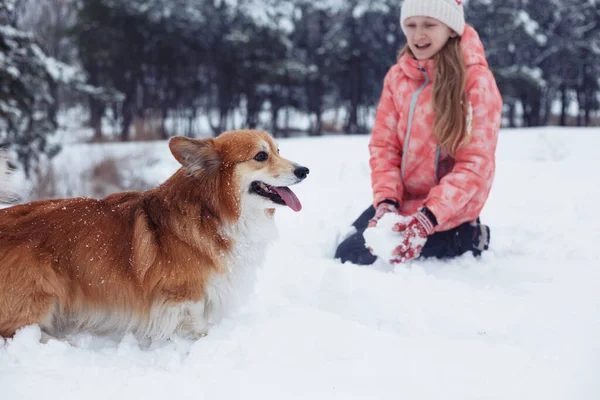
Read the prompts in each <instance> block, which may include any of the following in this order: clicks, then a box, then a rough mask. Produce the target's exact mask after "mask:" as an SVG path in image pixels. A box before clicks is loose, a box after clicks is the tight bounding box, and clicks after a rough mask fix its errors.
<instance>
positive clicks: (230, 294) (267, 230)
mask: <svg viewBox="0 0 600 400" xmlns="http://www.w3.org/2000/svg"><path fill="white" fill-rule="evenodd" d="M244 211H246V212H244ZM224 234H225V235H226V236H227V237H229V238H230V239H231V240H233V241H234V243H235V244H234V247H233V250H232V252H231V253H229V254H228V255H225V256H224V260H223V265H224V266H225V268H226V272H225V273H223V274H215V275H214V276H213V277H212V278H211V279H210V280H209V281H208V282H207V285H206V287H205V288H204V289H205V302H206V309H205V316H206V319H207V321H208V323H215V322H218V321H219V320H220V319H221V318H223V317H224V316H225V315H227V314H228V313H229V312H230V311H232V310H233V309H236V308H238V307H240V306H241V304H242V303H243V302H244V301H246V300H247V299H248V297H249V296H250V294H251V293H252V291H253V289H254V286H255V285H254V283H255V280H256V274H257V270H258V267H260V266H261V265H262V264H263V262H264V259H265V254H266V251H267V247H268V245H269V243H271V242H272V241H273V240H274V239H276V237H277V230H276V227H275V222H274V221H273V218H272V217H270V216H268V215H267V214H266V213H265V211H264V210H260V211H258V212H257V211H256V210H243V212H242V215H241V217H240V219H239V220H238V222H237V224H235V225H233V226H230V227H228V228H227V229H226V230H225V232H224Z"/></svg>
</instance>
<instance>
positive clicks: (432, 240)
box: [335, 206, 481, 265]
mask: <svg viewBox="0 0 600 400" xmlns="http://www.w3.org/2000/svg"><path fill="white" fill-rule="evenodd" d="M374 215H375V208H374V207H373V206H370V207H369V208H367V209H366V210H365V211H364V212H363V213H362V214H361V215H360V217H358V219H357V220H356V221H354V223H353V224H352V225H353V226H354V227H355V228H356V233H354V234H352V235H351V236H349V237H348V238H346V239H345V240H344V241H343V242H342V243H340V245H339V246H338V248H337V250H336V252H335V258H339V259H341V261H342V263H344V262H346V261H350V262H351V263H354V264H358V265H369V264H373V263H374V262H375V260H376V259H377V257H375V256H374V255H373V254H371V252H370V251H369V249H367V248H366V247H365V238H364V237H363V233H364V231H365V230H366V229H367V225H368V224H369V220H370V219H371V218H373V216H374ZM478 230H479V220H477V225H473V224H470V223H468V222H467V223H464V224H462V225H460V226H457V227H456V228H453V229H450V230H447V231H443V232H436V233H434V234H432V235H431V236H429V238H428V239H427V242H426V243H425V246H423V249H422V250H421V256H420V257H423V258H429V257H436V258H451V257H457V256H460V255H461V254H464V253H466V252H467V251H472V252H473V253H474V254H475V255H479V254H481V252H480V251H479V250H477V249H475V247H474V240H475V238H476V236H477V232H478Z"/></svg>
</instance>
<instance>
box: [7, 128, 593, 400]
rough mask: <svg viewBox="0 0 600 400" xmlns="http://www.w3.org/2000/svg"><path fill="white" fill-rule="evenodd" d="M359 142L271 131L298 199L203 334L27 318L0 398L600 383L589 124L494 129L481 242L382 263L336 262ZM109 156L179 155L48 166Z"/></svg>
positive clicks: (434, 390)
mask: <svg viewBox="0 0 600 400" xmlns="http://www.w3.org/2000/svg"><path fill="white" fill-rule="evenodd" d="M367 141H368V137H366V136H362V137H323V138H314V139H308V138H306V139H289V140H280V142H279V144H280V149H281V154H282V155H284V156H285V157H287V158H290V159H293V160H296V161H298V162H299V163H301V164H303V165H306V166H308V167H309V168H310V169H311V173H310V176H309V178H308V179H307V180H306V181H305V182H304V183H302V184H301V185H299V186H296V187H295V192H296V193H297V195H298V197H299V198H300V199H301V201H302V203H303V205H304V209H303V210H302V211H301V212H300V213H294V212H292V211H291V210H289V209H285V210H278V211H277V215H276V219H277V225H278V227H279V231H280V238H279V240H278V241H277V242H276V243H275V245H273V246H272V248H271V249H270V251H269V253H268V256H267V262H266V265H265V266H264V268H263V269H262V270H261V272H260V275H259V280H258V284H257V287H256V292H255V294H254V296H253V297H252V298H251V300H250V302H248V304H247V305H246V307H245V308H244V309H242V310H240V312H239V313H238V314H236V315H234V316H232V317H231V318H228V319H226V320H225V321H224V322H223V323H222V324H220V325H219V326H217V327H216V328H214V329H213V330H212V331H211V332H210V334H209V335H208V336H207V337H206V338H204V339H201V340H200V341H198V342H195V343H194V342H190V341H187V340H183V339H179V340H175V341H173V342H165V343H159V344H157V345H155V346H154V347H153V348H152V349H150V350H143V349H140V347H139V346H138V345H137V343H136V342H135V341H134V340H133V339H131V338H126V339H125V340H123V341H121V342H119V343H116V342H112V341H110V340H106V339H102V338H94V337H90V336H87V335H81V336H78V337H77V338H76V342H77V343H78V344H79V347H78V348H72V347H69V346H68V345H66V344H64V343H62V342H50V343H49V344H47V345H41V344H39V343H38V341H37V339H38V336H39V330H38V329H37V328H36V327H28V328H25V329H23V330H22V331H20V332H19V333H18V334H17V335H16V337H15V338H14V339H12V340H9V341H8V342H7V343H5V344H0V398H1V399H2V400H14V399H33V398H44V399H47V400H50V399H61V400H67V399H76V400H81V399H86V400H95V399H102V400H105V399H145V400H152V399H161V400H162V399H165V398H170V399H239V398H247V399H278V400H279V399H286V400H287V399H327V400H331V399H344V400H346V399H394V400H397V399H402V398H405V399H413V400H415V399H446V400H449V399H460V400H466V399H510V400H514V399H544V400H550V399H562V400H564V399H573V400H574V399H577V400H587V399H590V400H592V399H598V398H600V380H599V379H598V376H599V375H598V374H599V371H600V339H599V338H600V293H599V289H600V262H599V258H600V257H599V256H598V252H599V251H600V214H599V213H598V199H600V161H598V160H599V159H598V157H597V154H598V149H599V148H600V130H598V129H589V130H587V129H579V130H577V129H558V128H547V129H538V130H505V131H503V132H502V134H501V139H500V143H499V147H498V156H497V175H496V182H495V185H494V188H493V191H492V194H491V196H490V199H489V202H488V204H487V206H486V208H485V209H484V212H483V214H482V220H483V221H484V222H485V223H487V224H489V225H490V226H491V229H492V243H491V250H490V251H489V252H487V253H485V254H484V255H483V257H482V258H481V259H474V258H473V257H472V256H464V257H462V258H459V259H456V260H452V261H444V262H440V261H420V262H414V263H412V264H410V265H406V266H399V267H396V268H395V269H390V268H387V267H386V266H385V265H381V264H376V265H374V266H372V267H359V266H355V265H351V264H346V265H342V264H340V263H339V261H336V260H333V259H332V254H333V252H334V248H335V244H336V237H337V235H338V233H339V231H340V230H343V229H344V228H345V227H346V226H347V225H349V224H350V223H351V222H352V221H353V219H354V218H355V217H357V216H358V215H359V214H360V212H361V211H362V210H363V209H364V208H365V207H367V206H368V204H369V202H370V183H369V169H368V154H367ZM115 154H116V156H115ZM107 156H110V157H116V158H119V157H127V158H128V159H129V163H130V164H129V165H130V166H131V167H132V168H134V169H135V170H136V173H139V174H144V176H145V179H146V180H148V181H153V182H160V181H162V180H163V179H165V178H166V177H167V176H168V175H169V174H170V173H172V172H173V171H174V170H175V168H176V163H175V161H174V160H172V159H171V157H170V155H169V152H168V149H167V147H166V145H165V143H164V142H152V143H132V144H127V145H119V144H107V145H69V146H67V147H66V148H65V151H64V152H63V153H62V154H61V155H60V156H59V158H58V159H57V160H56V162H57V166H58V168H59V174H58V175H57V176H61V177H62V178H61V179H65V182H71V184H76V182H75V181H76V180H77V179H78V178H79V175H78V174H81V171H83V170H84V169H85V168H87V166H88V165H89V163H91V162H94V161H97V160H99V159H101V158H103V157H107ZM60 171H62V172H60Z"/></svg>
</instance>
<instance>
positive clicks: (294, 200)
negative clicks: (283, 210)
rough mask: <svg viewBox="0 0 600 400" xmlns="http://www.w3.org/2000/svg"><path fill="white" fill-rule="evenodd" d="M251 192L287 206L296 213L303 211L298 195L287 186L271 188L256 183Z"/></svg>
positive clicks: (253, 183)
mask: <svg viewBox="0 0 600 400" xmlns="http://www.w3.org/2000/svg"><path fill="white" fill-rule="evenodd" d="M250 192H252V193H256V194H257V195H259V196H262V197H266V198H267V199H269V200H271V201H272V202H273V203H277V204H281V205H283V206H285V205H287V206H288V207H289V208H291V209H292V210H294V211H300V210H302V204H300V200H298V197H296V194H295V193H294V192H292V190H291V189H290V188H289V187H287V186H271V185H267V184H266V183H264V182H259V181H254V182H252V184H251V185H250Z"/></svg>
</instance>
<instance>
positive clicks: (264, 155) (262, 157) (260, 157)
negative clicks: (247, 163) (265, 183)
mask: <svg viewBox="0 0 600 400" xmlns="http://www.w3.org/2000/svg"><path fill="white" fill-rule="evenodd" d="M268 158H269V155H268V154H267V153H266V152H265V151H259V152H258V154H256V155H255V156H254V159H255V160H256V161H267V159H268Z"/></svg>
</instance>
